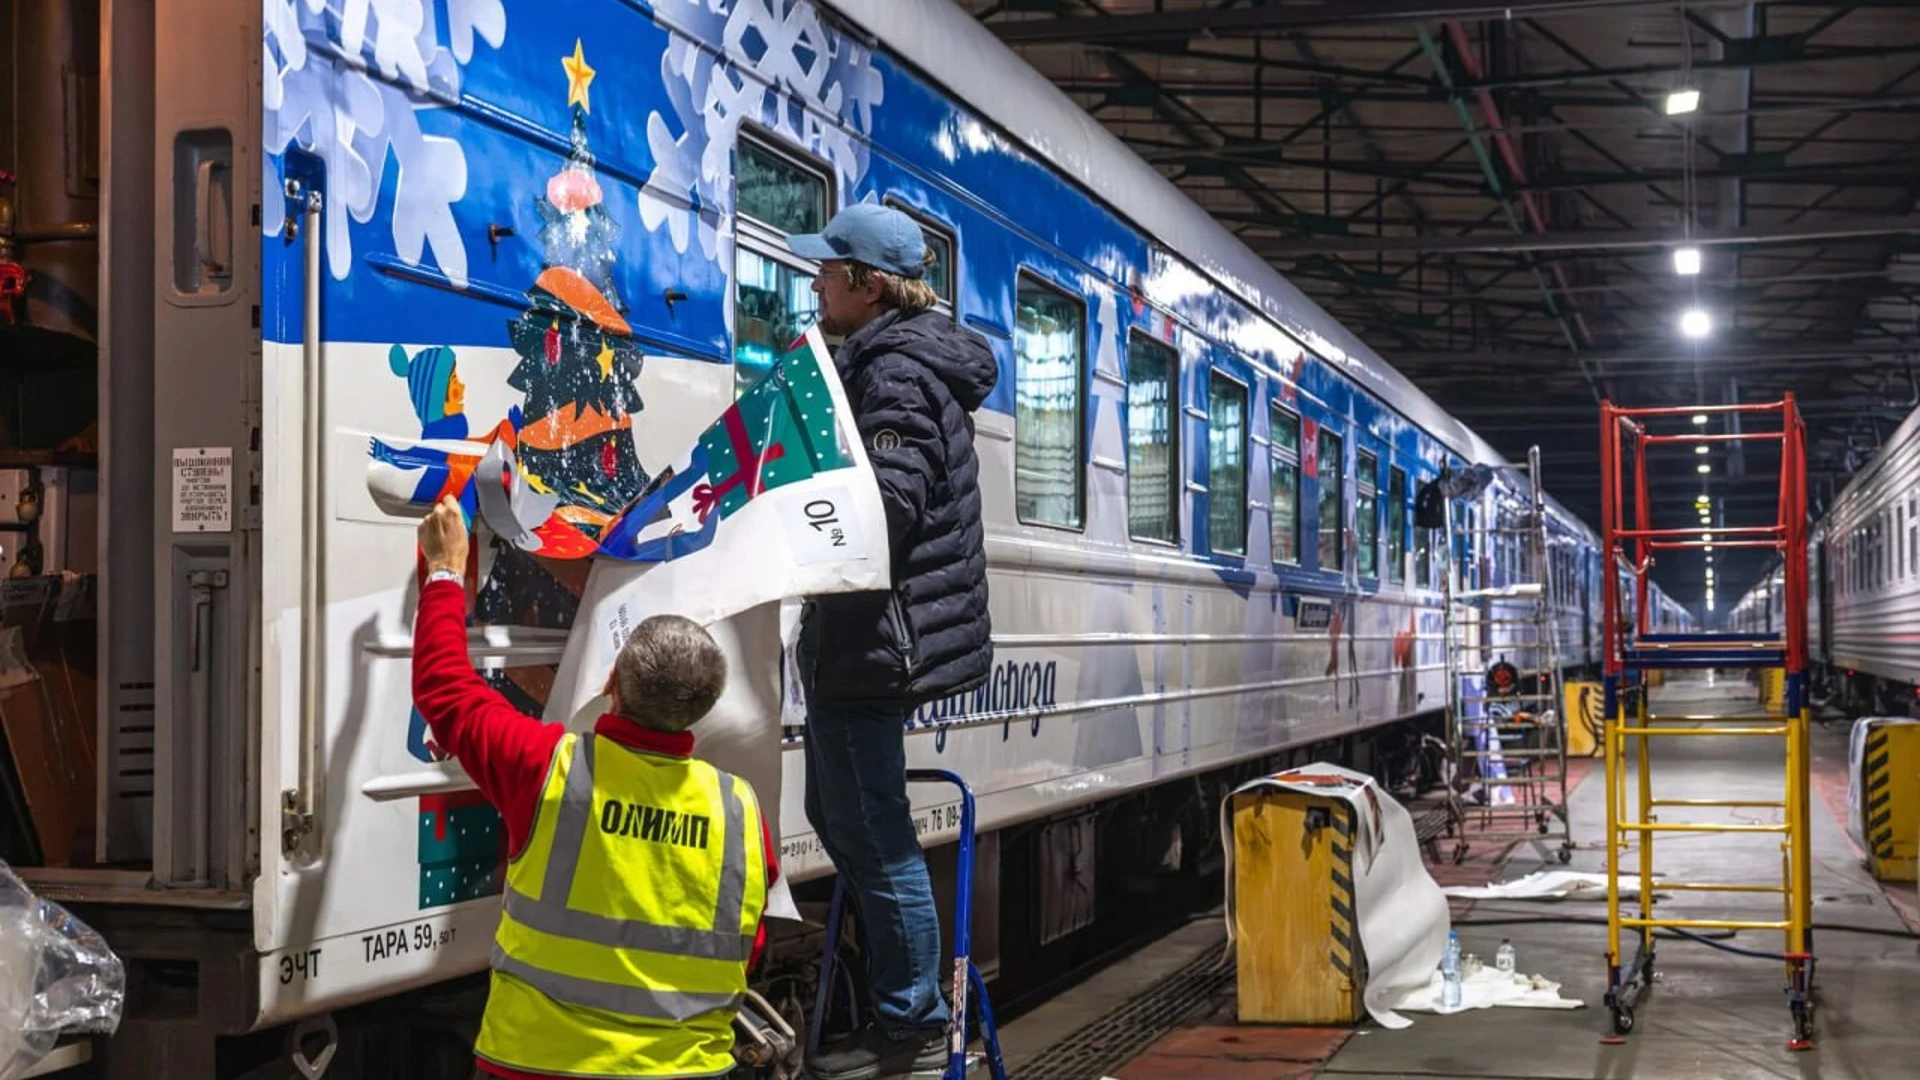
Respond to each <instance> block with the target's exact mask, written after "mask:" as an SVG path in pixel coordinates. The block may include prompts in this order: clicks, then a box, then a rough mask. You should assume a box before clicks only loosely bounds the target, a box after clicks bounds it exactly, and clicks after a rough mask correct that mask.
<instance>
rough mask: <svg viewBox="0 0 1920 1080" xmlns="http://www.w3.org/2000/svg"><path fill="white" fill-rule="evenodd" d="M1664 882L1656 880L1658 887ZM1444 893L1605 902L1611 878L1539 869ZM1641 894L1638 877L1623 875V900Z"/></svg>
mask: <svg viewBox="0 0 1920 1080" xmlns="http://www.w3.org/2000/svg"><path fill="white" fill-rule="evenodd" d="M1659 881H1660V879H1659V878H1658V877H1656V878H1654V883H1655V884H1656V885H1657V884H1658V883H1659ZM1441 892H1444V893H1446V894H1447V895H1448V896H1452V897H1456V898H1458V899H1461V900H1605V899H1606V898H1607V875H1605V874H1588V873H1582V872H1581V871H1578V870H1536V871H1534V872H1533V873H1531V874H1528V875H1527V876H1526V877H1523V878H1515V879H1514V880H1512V881H1497V882H1494V883H1492V884H1489V885H1450V886H1448V887H1447V888H1445V889H1442V890H1441ZM1639 895H1640V877H1639V875H1638V874H1631V875H1629V874H1626V873H1622V874H1621V875H1620V898H1621V899H1622V900H1626V899H1631V898H1634V897H1637V896H1639Z"/></svg>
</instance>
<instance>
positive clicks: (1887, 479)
mask: <svg viewBox="0 0 1920 1080" xmlns="http://www.w3.org/2000/svg"><path fill="white" fill-rule="evenodd" d="M1807 544H1808V551H1807V570H1808V575H1809V581H1808V583H1807V585H1808V588H1807V623H1808V626H1807V661H1808V664H1809V666H1810V667H1811V668H1812V669H1813V671H1812V674H1813V675H1814V679H1815V692H1816V695H1817V696H1818V697H1819V698H1821V699H1823V700H1825V701H1827V702H1829V703H1831V704H1832V705H1834V706H1836V707H1838V708H1841V709H1845V710H1847V711H1849V712H1854V713H1878V714H1892V715H1908V714H1909V713H1912V712H1914V711H1916V696H1915V690H1916V687H1920V410H1915V411H1914V412H1912V413H1909V414H1908V415H1907V417H1906V419H1905V420H1903V421H1902V422H1901V423H1900V425H1899V427H1897V428H1895V429H1894V432H1893V434H1892V435H1891V436H1889V437H1888V438H1887V440H1886V442H1885V443H1883V444H1882V445H1881V447H1880V450H1879V452H1878V453H1876V454H1875V455H1874V456H1873V459H1872V460H1871V461H1869V462H1868V463H1867V464H1866V465H1865V466H1864V467H1863V468H1861V469H1860V470H1859V471H1857V472H1855V473H1854V474H1853V476H1852V477H1851V478H1850V479H1849V480H1848V481H1847V484H1846V486H1845V487H1843V488H1841V489H1840V492H1839V494H1838V495H1836V496H1835V497H1834V500H1833V504H1832V505H1831V506H1829V507H1827V508H1826V511H1825V513H1823V514H1822V515H1821V517H1820V520H1819V521H1817V522H1815V523H1814V524H1813V527H1812V528H1811V530H1809V534H1808V539H1807ZM1785 599H1786V578H1785V569H1784V567H1783V566H1782V565H1781V564H1779V563H1778V562H1776V563H1774V564H1773V565H1772V566H1771V567H1769V568H1768V570H1767V573H1766V575H1765V576H1764V577H1763V578H1762V579H1761V580H1760V581H1759V582H1757V583H1756V584H1755V585H1754V586H1753V587H1752V588H1751V589H1749V590H1748V591H1747V592H1746V594H1745V595H1743V596H1742V597H1741V598H1740V601H1739V603H1737V604H1736V605H1735V606H1734V609H1733V611H1732V612H1731V613H1730V615H1729V625H1730V626H1732V627H1734V628H1736V629H1740V630H1744V631H1748V632H1756V633H1757V632H1775V633H1777V632H1779V631H1780V629H1781V627H1782V625H1783V622H1782V620H1783V619H1784V617H1785Z"/></svg>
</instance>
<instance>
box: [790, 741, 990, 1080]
mask: <svg viewBox="0 0 1920 1080" xmlns="http://www.w3.org/2000/svg"><path fill="white" fill-rule="evenodd" d="M907 782H908V783H911V784H924V783H938V784H951V785H953V786H954V787H956V788H958V789H959V791H960V850H959V859H958V863H959V865H958V866H957V867H956V874H955V877H956V880H957V882H958V884H957V885H956V886H955V889H956V891H955V895H954V904H953V908H954V910H953V976H952V981H951V982H950V983H949V984H948V988H949V1000H948V1003H947V1005H948V1020H947V1068H946V1071H945V1072H944V1073H942V1074H941V1076H942V1080H966V1078H967V1077H968V1075H969V1073H970V1063H969V1061H968V1059H967V1044H968V1043H969V1042H970V1041H971V1040H972V1039H973V1038H978V1039H980V1042H981V1045H982V1047H983V1048H984V1051H985V1052H984V1054H982V1055H977V1057H978V1058H980V1059H982V1060H977V1061H975V1062H973V1063H971V1064H974V1065H977V1064H981V1063H984V1064H985V1065H986V1067H987V1070H988V1073H989V1075H991V1076H992V1077H993V1080H1007V1067H1006V1064H1005V1062H1004V1061H1003V1060H1002V1059H1001V1056H1000V1030H999V1028H998V1027H997V1026H996V1025H995V1024H994V1021H993V1005H992V1003H991V1001H989V999H988V997H987V984H986V980H984V979H982V978H981V977H980V969H979V968H978V967H975V966H974V963H973V958H972V947H973V839H974V837H973V821H974V813H973V810H974V807H973V789H972V788H970V787H968V786H967V782H966V781H965V780H962V779H961V778H960V776H959V774H958V773H953V772H949V771H947V770H945V769H908V770H907ZM846 899H847V894H846V885H845V883H844V882H842V881H841V880H839V879H837V878H836V879H835V881H834V884H833V903H832V904H831V905H830V906H829V907H828V909H827V942H826V945H825V946H824V947H823V949H822V951H821V955H820V979H819V983H818V985H816V986H815V987H814V998H813V1018H812V1022H811V1023H810V1024H808V1025H807V1052H806V1059H807V1060H808V1061H812V1060H813V1059H814V1057H815V1055H816V1054H818V1053H819V1050H820V1035H821V1032H823V1031H825V1030H826V1022H827V1006H828V1004H829V1000H830V998H831V996H832V987H833V978H834V969H835V967H836V966H837V965H838V962H839V946H840V928H841V924H842V921H843V919H842V916H843V915H844V914H845V912H846ZM969 990H971V992H972V993H971V995H969ZM858 1026H859V1025H858V1024H856V1025H855V1027H856V1029H857V1028H858Z"/></svg>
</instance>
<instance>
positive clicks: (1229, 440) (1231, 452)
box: [1207, 371, 1247, 555]
mask: <svg viewBox="0 0 1920 1080" xmlns="http://www.w3.org/2000/svg"><path fill="white" fill-rule="evenodd" d="M1207 549H1208V550H1209V551H1215V552H1219V553H1221V554H1227V555H1245V554H1246V553H1247V387H1246V384H1245V383H1241V382H1238V381H1236V380H1234V379H1232V378H1230V377H1228V376H1226V375H1222V374H1221V373H1219V372H1217V371H1213V372H1209V373H1208V374H1207Z"/></svg>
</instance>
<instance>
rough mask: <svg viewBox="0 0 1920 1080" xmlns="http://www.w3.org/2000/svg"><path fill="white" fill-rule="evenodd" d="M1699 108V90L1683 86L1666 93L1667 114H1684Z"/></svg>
mask: <svg viewBox="0 0 1920 1080" xmlns="http://www.w3.org/2000/svg"><path fill="white" fill-rule="evenodd" d="M1699 108H1700V91H1698V90H1695V89H1693V88H1692V87H1690V86H1683V87H1681V88H1680V89H1678V90H1675V91H1674V92H1672V93H1670V94H1668V95H1667V115H1668V116H1684V115H1686V114H1687V113H1690V112H1694V111H1696V110H1697V109H1699Z"/></svg>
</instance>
